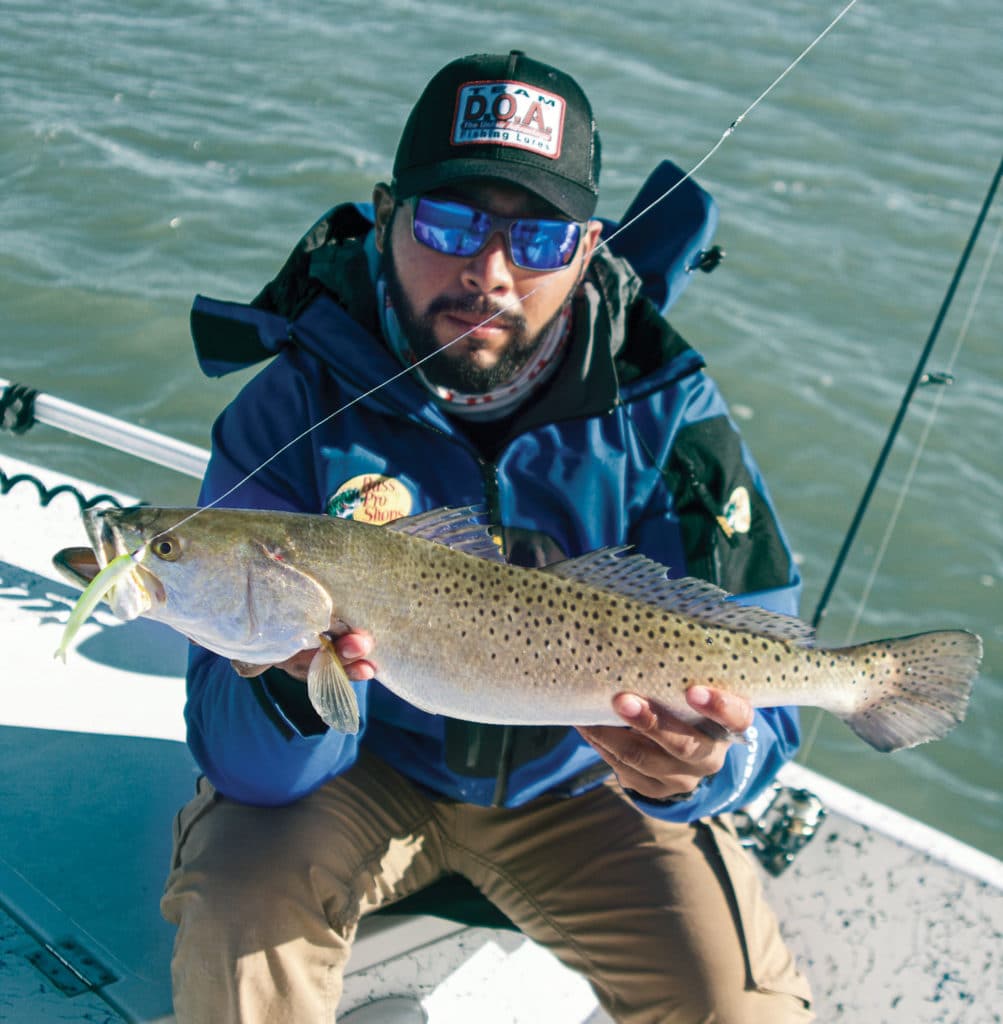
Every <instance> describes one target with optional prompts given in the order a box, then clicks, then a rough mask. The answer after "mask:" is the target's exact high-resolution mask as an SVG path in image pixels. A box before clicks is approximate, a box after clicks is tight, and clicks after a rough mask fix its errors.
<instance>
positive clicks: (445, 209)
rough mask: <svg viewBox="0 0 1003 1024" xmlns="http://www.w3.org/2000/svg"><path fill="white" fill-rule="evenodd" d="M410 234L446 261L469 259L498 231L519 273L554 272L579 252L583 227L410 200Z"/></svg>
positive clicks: (463, 205)
mask: <svg viewBox="0 0 1003 1024" xmlns="http://www.w3.org/2000/svg"><path fill="white" fill-rule="evenodd" d="M411 211H412V216H411V232H412V234H413V235H414V239H415V241H416V242H420V243H421V244H422V245H424V246H427V247H428V248H429V249H433V250H434V251H435V252H441V253H443V254H445V255H446V256H473V255H475V254H476V253H479V252H480V251H481V249H483V248H484V246H485V245H486V244H487V242H488V239H489V238H490V237H491V236H492V235H493V234H494V233H495V232H496V231H501V232H502V233H503V234H504V235H505V237H506V238H507V239H508V250H509V253H510V254H511V257H512V262H513V263H514V264H515V265H516V266H517V267H521V268H522V269H523V270H559V269H560V268H561V267H566V266H567V265H568V264H569V263H570V262H571V260H572V259H573V258H574V255H575V253H576V252H577V251H578V243H579V241H580V240H581V237H582V225H581V224H577V223H575V222H574V221H568V220H549V219H546V218H539V217H496V216H495V215H494V214H492V213H485V211H484V210H478V209H477V208H476V207H473V206H467V204H466V203H458V202H456V201H454V200H451V199H429V198H428V197H427V196H422V197H418V198H415V199H412V200H411Z"/></svg>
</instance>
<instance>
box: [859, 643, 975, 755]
mask: <svg viewBox="0 0 1003 1024" xmlns="http://www.w3.org/2000/svg"><path fill="white" fill-rule="evenodd" d="M842 653H843V654H845V655H847V656H848V657H850V659H851V660H852V661H853V663H854V666H855V668H856V670H857V672H858V674H859V675H858V679H859V678H860V676H863V678H862V679H860V681H861V682H863V683H864V684H865V685H864V691H865V696H864V697H863V699H862V700H861V701H860V702H859V703H858V705H857V707H856V708H855V709H854V710H852V711H850V712H848V713H841V714H839V717H840V718H842V719H843V721H844V722H846V724H847V725H848V726H849V727H850V728H851V729H852V730H853V731H854V732H855V733H856V734H857V735H858V736H859V737H860V738H861V739H863V740H866V741H867V742H868V743H869V744H870V745H871V746H872V747H874V748H875V749H876V750H881V751H892V750H901V749H903V748H905V747H914V746H916V745H917V744H919V743H926V742H927V741H928V740H935V739H940V738H941V737H943V736H946V735H947V734H948V733H949V732H950V731H951V730H952V729H953V728H954V727H955V726H956V725H957V724H958V723H959V722H961V721H962V720H963V719H964V717H965V710H966V708H967V706H968V698H969V695H970V694H971V690H972V682H973V680H974V678H975V675H976V673H977V672H978V670H979V664H980V662H981V660H982V640H981V638H980V637H978V636H976V635H975V634H974V633H967V632H964V631H962V630H953V631H940V632H934V633H919V634H917V635H915V636H907V637H900V638H899V639H896V640H883V641H879V642H877V643H871V644H860V645H859V646H856V647H851V648H849V649H847V650H844V651H843V652H842Z"/></svg>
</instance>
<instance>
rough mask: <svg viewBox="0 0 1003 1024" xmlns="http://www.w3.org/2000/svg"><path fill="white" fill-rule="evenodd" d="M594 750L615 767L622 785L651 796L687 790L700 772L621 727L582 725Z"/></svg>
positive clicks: (685, 791)
mask: <svg viewBox="0 0 1003 1024" xmlns="http://www.w3.org/2000/svg"><path fill="white" fill-rule="evenodd" d="M579 732H580V733H581V734H582V736H583V737H584V738H585V740H586V741H587V742H588V743H589V744H590V746H591V747H592V748H593V750H595V751H596V753H597V754H598V755H599V756H600V757H601V758H602V759H603V760H604V761H605V762H606V763H607V764H608V765H609V766H610V767H611V768H612V769H613V772H614V774H615V775H616V777H617V780H618V781H619V783H620V785H621V786H623V787H624V788H625V789H630V790H633V791H634V792H635V793H639V794H640V795H641V796H646V797H648V798H649V799H652V800H664V799H666V798H667V797H670V796H675V795H676V794H678V793H687V792H689V791H690V790H691V789H693V788H694V787H695V786H696V785H697V784H698V783H699V781H700V778H701V776H700V775H699V774H694V773H691V772H688V771H687V770H686V767H685V766H684V765H681V764H680V763H678V762H675V761H671V760H670V759H669V758H668V757H667V755H666V754H665V752H664V751H662V750H661V749H660V748H658V747H656V746H655V745H654V744H653V743H651V741H650V740H647V739H645V738H644V737H643V736H638V735H636V734H634V736H633V739H631V733H630V730H628V729H621V728H619V727H600V728H592V729H579Z"/></svg>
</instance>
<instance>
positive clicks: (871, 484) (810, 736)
mask: <svg viewBox="0 0 1003 1024" xmlns="http://www.w3.org/2000/svg"><path fill="white" fill-rule="evenodd" d="M1001 176H1003V160H1001V161H1000V165H999V167H998V168H997V169H996V174H995V176H994V178H993V180H992V183H991V184H990V186H989V190H988V192H987V193H986V197H985V199H984V201H983V203H982V208H981V209H980V210H979V214H978V216H977V217H976V218H975V224H974V225H973V227H972V231H971V233H970V235H969V238H968V243H967V245H966V246H965V249H964V252H963V253H962V255H961V258H960V260H959V261H958V266H957V268H956V269H955V272H954V277H953V278H952V279H951V283H950V285H949V286H948V289H947V294H946V295H945V296H944V301H943V302H942V303H941V307H940V310H939V312H938V314H937V317H936V319H935V320H934V324H933V327H932V329H931V331H930V336H929V338H928V339H927V342H926V345H925V346H924V349H923V353H922V355H921V356H920V359H919V362H918V363H917V366H916V369H915V371H914V373H913V377H912V380H911V381H910V383H909V386H908V387H907V388H906V393H905V395H904V396H903V399H902V403H901V405H900V406H899V411H898V415H897V416H896V418H895V422H894V423H893V424H892V427H891V429H890V430H889V432H888V437H887V438H886V439H885V444H884V447H883V448H882V450H881V454H880V455H879V456H878V461H877V463H876V464H875V467H874V470H873V471H872V473H871V479H870V480H869V481H868V484H867V487H866V489H865V491H864V495H863V497H862V498H861V499H860V504H859V505H858V507H857V511H856V513H855V515H854V517H853V522H852V523H851V525H850V529H849V530H848V531H847V534H846V537H845V538H844V540H843V546H842V547H841V549H840V552H839V554H838V555H837V557H836V561H835V563H834V564H833V568H832V572H831V574H830V576H829V579H828V581H827V582H826V585H825V588H824V590H823V593H822V596H821V597H820V598H819V602H818V605H817V607H816V609H815V615H814V617H813V618H812V625H813V626H814V627H816V628H817V627H818V625H819V623H820V622H821V620H822V619H823V618H824V617H825V613H826V609H827V606H828V602H829V598H830V597H831V596H832V592H833V590H834V588H835V585H836V580H837V579H838V578H839V575H840V572H841V570H842V568H843V565H844V563H845V562H846V558H847V555H848V554H849V551H850V547H851V545H852V544H853V540H854V538H855V537H856V534H857V530H858V529H859V527H860V524H861V522H862V520H863V518H864V513H865V512H866V510H867V506H868V504H869V502H870V499H871V496H872V495H873V493H874V489H875V487H876V486H877V482H878V478H879V477H880V475H881V472H882V470H883V469H884V465H885V463H886V461H887V459H888V455H889V453H890V451H891V448H892V445H893V444H894V442H895V437H896V435H897V433H898V429H899V427H900V426H901V424H902V420H903V419H904V418H905V413H906V409H907V408H908V406H909V402H910V401H911V399H912V396H913V394H914V393H915V391H916V388H917V387H919V386H920V385H921V384H922V383H923V382H924V377H925V376H926V375H925V372H924V367H925V366H926V362H927V359H928V358H929V355H930V352H931V350H932V349H933V345H934V343H935V341H936V339H937V335H938V334H939V332H940V327H941V325H942V324H943V322H944V319H945V317H946V316H947V311H948V309H949V308H950V305H951V301H952V300H953V298H954V294H955V291H956V290H957V287H958V283H959V282H960V280H961V276H962V274H963V273H964V270H965V266H966V265H967V263H968V258H969V256H970V255H971V252H972V250H973V248H974V247H975V242H976V239H977V238H978V236H979V232H980V231H981V229H982V225H983V223H984V222H985V219H986V217H987V215H988V213H989V209H990V208H991V206H992V203H993V199H994V197H995V195H996V189H997V187H998V186H999V183H1000V178H1001ZM1001 239H1003V221H1001V222H1000V225H999V227H998V228H997V229H996V236H995V238H994V239H993V242H992V244H991V245H990V247H989V252H988V254H987V256H986V261H985V263H984V264H983V267H982V273H981V274H980V275H979V280H978V281H977V283H976V286H975V289H974V290H973V293H972V298H971V300H970V301H969V304H968V310H967V312H966V314H965V317H964V321H963V323H962V326H961V330H960V332H959V336H958V339H957V341H956V342H955V346H954V351H953V352H952V353H951V357H950V360H949V363H948V368H949V370H950V368H951V367H953V365H954V363H955V361H956V359H957V357H958V355H959V353H960V351H961V348H962V346H963V345H964V342H965V340H966V338H967V336H968V329H969V326H970V324H971V321H972V318H973V316H974V313H975V309H976V307H977V306H978V303H979V301H980V300H981V297H982V289H983V287H984V285H985V282H986V279H987V278H988V276H989V271H990V268H991V267H992V264H993V261H994V260H995V258H996V253H997V252H998V250H999V247H1000V242H1001ZM943 397H944V392H943V391H940V392H938V394H937V397H936V399H935V400H934V402H933V406H932V409H931V413H930V416H929V418H928V420H927V423H926V427H925V429H924V431H923V433H922V436H921V438H920V441H919V444H918V446H917V450H916V453H915V455H914V456H913V460H912V464H911V465H910V467H909V470H908V472H907V474H906V478H905V481H904V482H903V485H902V489H901V490H900V492H899V496H898V501H897V503H896V505H895V508H894V510H893V512H892V517H891V520H890V521H889V524H888V526H887V528H886V530H885V535H884V537H883V538H882V541H881V545H880V548H879V551H878V553H877V556H876V558H875V562H874V565H873V566H872V568H871V573H870V576H869V577H868V579H867V584H866V586H865V587H864V593H863V596H862V597H861V600H860V604H859V605H858V607H857V611H856V614H855V616H854V619H853V622H852V624H851V627H850V631H849V634H848V637H847V641H846V642H847V643H851V642H852V639H853V636H854V634H855V632H856V629H857V626H858V625H859V623H860V619H861V617H862V615H863V611H864V607H865V606H866V604H867V601H868V598H869V597H870V593H871V589H872V587H873V585H874V581H875V579H876V577H877V572H878V567H879V566H880V564H881V560H882V559H883V558H884V555H885V551H886V550H887V547H888V542H889V540H890V539H891V534H892V531H893V530H894V528H895V523H896V521H897V520H898V517H899V513H900V512H901V510H902V505H903V502H904V500H905V495H906V492H907V491H908V490H909V487H910V485H911V483H912V479H913V476H914V475H915V472H916V468H917V466H918V464H919V460H920V457H921V455H922V452H923V448H924V446H925V445H926V441H927V438H928V437H929V435H930V430H931V429H932V427H933V421H934V419H935V418H936V415H937V412H938V411H939V409H940V404H941V402H942V401H943ZM821 724H822V712H821V711H818V712H816V713H815V716H814V721H813V722H812V725H811V728H810V729H809V730H808V733H807V734H806V737H805V740H804V742H803V743H802V745H801V750H800V753H799V754H798V763H799V764H802V765H806V764H807V763H808V759H809V757H810V756H811V753H812V749H813V747H814V745H815V740H816V739H817V738H818V731H819V728H820V727H821Z"/></svg>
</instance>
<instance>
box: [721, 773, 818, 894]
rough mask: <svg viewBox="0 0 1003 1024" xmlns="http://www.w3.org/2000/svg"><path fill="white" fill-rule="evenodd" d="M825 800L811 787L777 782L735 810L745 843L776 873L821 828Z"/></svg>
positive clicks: (772, 872)
mask: <svg viewBox="0 0 1003 1024" xmlns="http://www.w3.org/2000/svg"><path fill="white" fill-rule="evenodd" d="M824 819H825V808H824V807H823V806H822V801H821V800H819V798H818V797H817V796H815V794H814V793H812V792H810V791H809V790H807V789H795V788H793V787H792V786H781V785H780V784H779V783H776V782H775V783H774V784H773V785H772V786H771V787H770V788H769V789H768V790H767V791H766V792H765V793H764V794H763V795H762V796H761V797H759V799H758V800H756V801H754V802H753V803H752V804H750V805H749V806H748V807H746V808H743V809H742V810H740V811H736V812H735V814H734V820H735V827H736V829H737V830H738V835H739V839H740V840H741V842H742V845H743V846H744V847H745V848H746V849H749V850H751V851H752V852H753V853H754V854H755V855H756V857H757V858H758V859H759V862H760V863H761V864H762V865H763V867H764V868H766V870H767V871H768V872H769V873H770V874H771V875H773V876H774V877H776V876H777V875H781V874H783V873H784V871H786V870H787V868H788V867H790V865H791V863H792V862H793V860H794V858H795V857H796V856H797V854H798V853H800V851H801V850H802V849H803V848H804V847H805V846H806V845H807V843H808V842H809V841H810V840H811V838H812V837H813V836H814V835H815V834H816V833H817V832H818V829H819V826H820V825H821V824H822V822H823V820H824Z"/></svg>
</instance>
